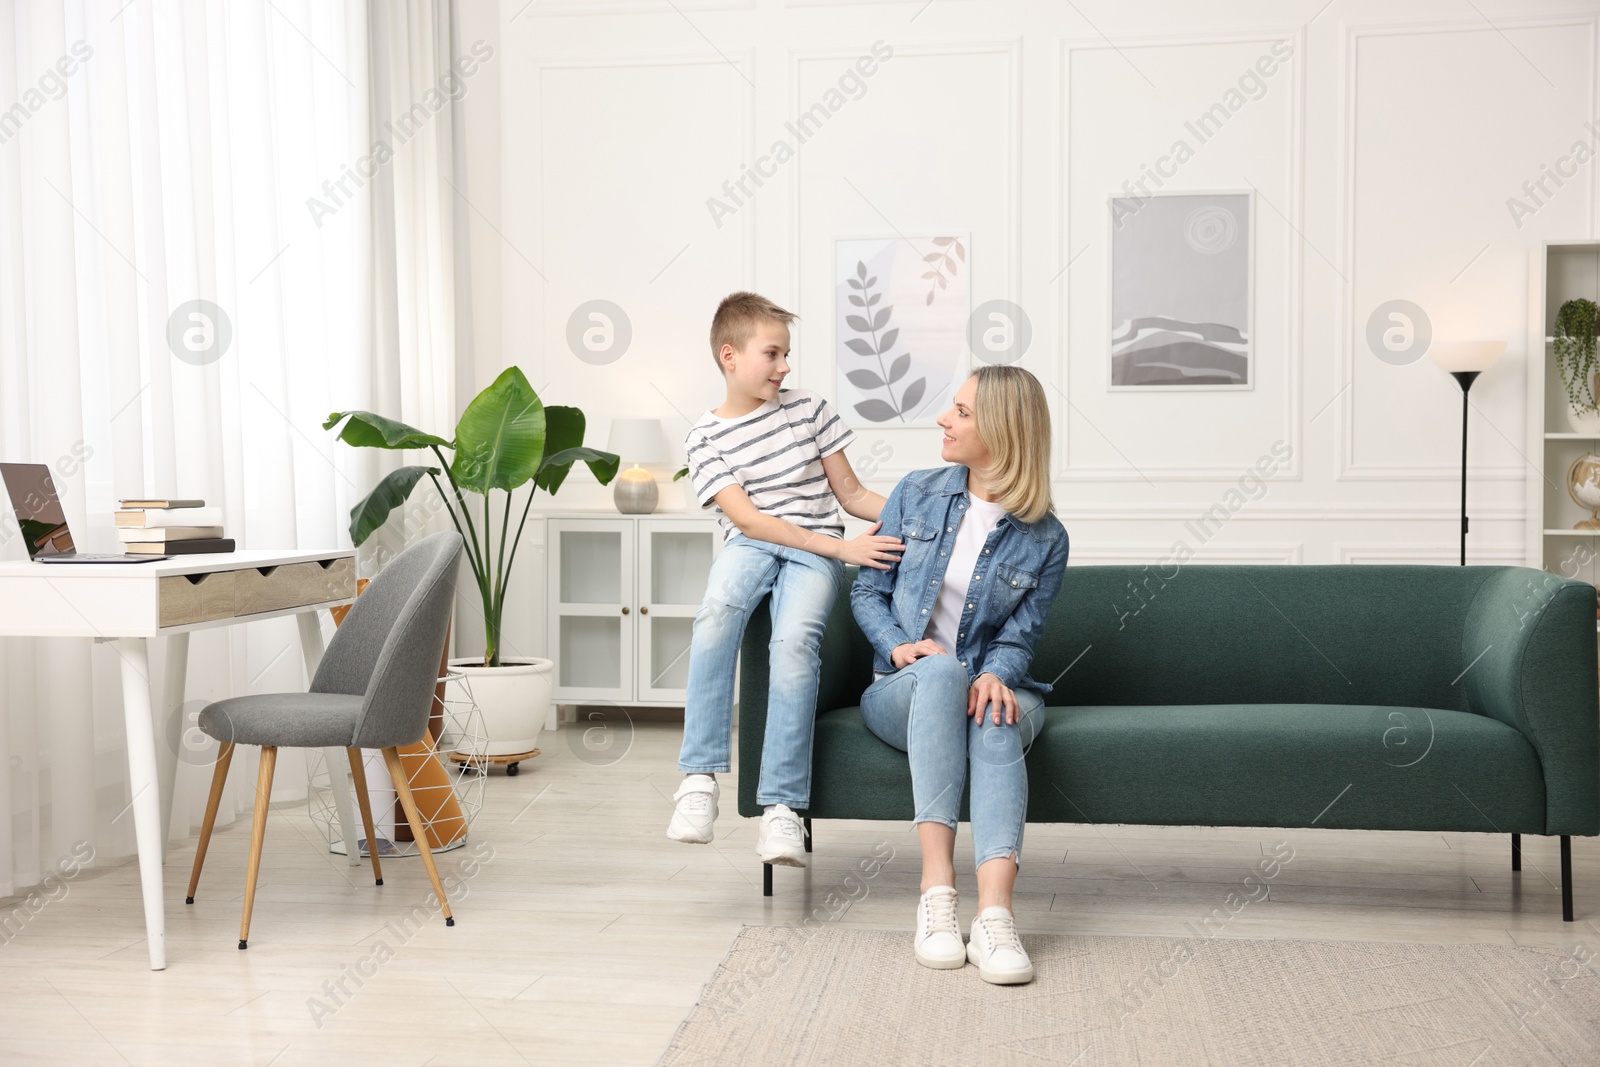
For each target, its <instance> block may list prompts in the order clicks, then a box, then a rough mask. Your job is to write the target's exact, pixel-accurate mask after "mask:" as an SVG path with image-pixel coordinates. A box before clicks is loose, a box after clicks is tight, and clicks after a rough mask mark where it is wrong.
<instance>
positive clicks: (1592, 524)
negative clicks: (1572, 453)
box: [1567, 452, 1600, 530]
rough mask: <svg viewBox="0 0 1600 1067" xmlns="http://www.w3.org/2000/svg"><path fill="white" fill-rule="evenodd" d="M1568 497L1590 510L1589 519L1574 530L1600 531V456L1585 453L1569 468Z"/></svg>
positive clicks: (1579, 523) (1576, 524)
mask: <svg viewBox="0 0 1600 1067" xmlns="http://www.w3.org/2000/svg"><path fill="white" fill-rule="evenodd" d="M1567 495H1569V496H1571V497H1572V499H1573V501H1574V502H1575V503H1576V504H1577V505H1578V506H1579V507H1582V508H1588V509H1589V517H1588V518H1587V519H1584V520H1583V521H1582V522H1578V523H1575V524H1574V525H1573V527H1572V528H1573V529H1574V530H1600V514H1597V513H1600V456H1597V455H1595V454H1594V453H1593V452H1585V453H1584V454H1583V455H1581V456H1579V457H1578V458H1577V459H1575V460H1573V461H1572V466H1571V467H1568V468H1567Z"/></svg>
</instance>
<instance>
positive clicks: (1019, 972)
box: [967, 905, 1033, 985]
mask: <svg viewBox="0 0 1600 1067" xmlns="http://www.w3.org/2000/svg"><path fill="white" fill-rule="evenodd" d="M967 959H969V960H971V961H972V962H973V963H975V964H977V965H978V977H979V978H982V979H983V980H984V981H985V982H991V983H993V984H994V985H1022V984H1023V983H1024V982H1031V981H1033V961H1032V960H1030V959H1029V958H1028V953H1027V951H1026V950H1025V949H1024V948H1023V947H1022V941H1021V940H1020V939H1019V938H1018V937H1017V924H1016V920H1015V919H1013V918H1012V916H1011V912H1010V911H1008V910H1006V909H1005V908H1002V907H999V906H994V905H991V906H990V907H987V908H984V909H983V910H982V911H980V912H978V917H977V918H976V919H973V920H972V940H971V941H969V942H967Z"/></svg>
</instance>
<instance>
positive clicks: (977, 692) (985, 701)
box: [896, 645, 1017, 726]
mask: <svg viewBox="0 0 1600 1067" xmlns="http://www.w3.org/2000/svg"><path fill="white" fill-rule="evenodd" d="M900 647H901V648H904V647H906V646H904V645H901V646H900ZM896 651H898V649H897V650H896ZM991 706H992V707H993V708H994V711H993V714H992V719H993V721H994V724H995V725H996V726H999V725H1000V709H1001V708H1004V709H1005V722H1006V725H1007V726H1010V725H1012V724H1014V723H1015V722H1016V721H1017V695H1016V694H1015V693H1013V692H1012V691H1011V690H1010V689H1008V688H1006V684H1005V683H1004V682H1002V681H1001V680H1000V679H999V678H996V677H995V676H994V675H992V674H990V673H989V672H988V671H984V672H983V673H982V674H980V675H978V677H977V678H975V679H973V682H972V686H971V687H970V688H969V689H968V690H967V714H968V715H971V716H972V717H973V718H975V719H982V718H983V710H984V709H985V708H988V707H991Z"/></svg>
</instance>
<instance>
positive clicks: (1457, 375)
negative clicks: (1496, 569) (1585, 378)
mask: <svg viewBox="0 0 1600 1067" xmlns="http://www.w3.org/2000/svg"><path fill="white" fill-rule="evenodd" d="M1505 350H1506V343H1505V342H1504V341H1437V342H1435V343H1434V344H1433V345H1432V346H1430V347H1429V349H1428V355H1429V356H1431V357H1432V358H1433V361H1434V363H1436V364H1438V366H1439V367H1440V368H1441V369H1443V370H1446V371H1448V372H1449V373H1450V376H1451V377H1452V378H1454V379H1455V380H1456V381H1457V383H1459V384H1460V386H1461V565H1462V566H1463V567H1465V566H1466V565H1467V392H1468V390H1470V389H1471V388H1472V383H1473V381H1474V380H1475V379H1476V378H1477V377H1478V375H1480V374H1482V373H1483V372H1484V371H1486V370H1488V369H1489V368H1490V367H1492V366H1494V363H1495V360H1497V359H1499V358H1500V357H1501V355H1503V354H1504V353H1505Z"/></svg>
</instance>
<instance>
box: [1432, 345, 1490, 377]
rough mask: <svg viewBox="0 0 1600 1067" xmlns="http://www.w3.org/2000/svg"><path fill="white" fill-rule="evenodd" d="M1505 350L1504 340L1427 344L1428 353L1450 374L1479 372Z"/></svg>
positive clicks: (1485, 368) (1486, 367)
mask: <svg viewBox="0 0 1600 1067" xmlns="http://www.w3.org/2000/svg"><path fill="white" fill-rule="evenodd" d="M1505 351H1506V343H1505V342H1504V341H1435V342H1434V343H1433V344H1432V345H1431V346H1429V348H1428V355H1429V356H1430V357H1432V359H1433V362H1434V363H1436V364H1437V365H1438V366H1439V367H1440V368H1441V369H1442V370H1446V371H1449V372H1450V373H1451V374H1460V373H1463V372H1477V373H1480V374H1481V373H1482V372H1484V371H1486V370H1488V369H1489V368H1490V367H1492V366H1494V364H1495V361H1496V360H1498V359H1499V358H1500V357H1501V356H1502V355H1504V354H1505Z"/></svg>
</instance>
